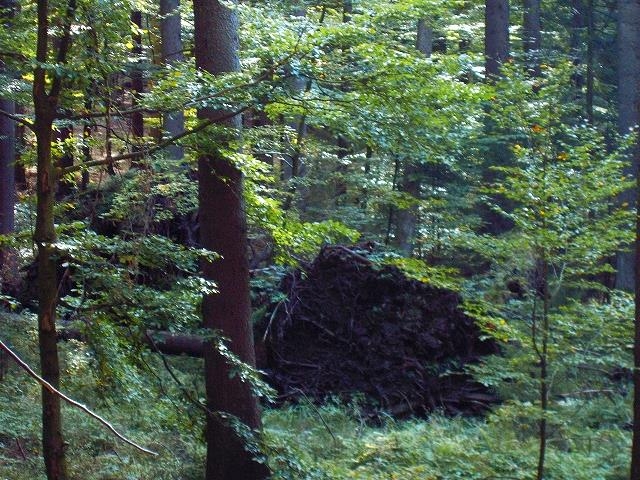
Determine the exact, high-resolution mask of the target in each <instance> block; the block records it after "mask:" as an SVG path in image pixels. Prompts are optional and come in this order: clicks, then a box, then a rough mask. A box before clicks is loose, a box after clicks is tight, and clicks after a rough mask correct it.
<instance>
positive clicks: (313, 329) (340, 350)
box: [265, 246, 497, 416]
mask: <svg viewBox="0 0 640 480" xmlns="http://www.w3.org/2000/svg"><path fill="white" fill-rule="evenodd" d="M282 288H283V291H284V292H285V293H286V294H287V299H286V300H285V301H284V302H282V303H280V304H279V305H278V306H277V309H276V310H274V311H273V312H274V313H273V314H272V316H271V322H270V324H269V325H268V327H266V328H267V333H266V335H265V337H266V339H267V342H266V348H267V356H268V366H267V370H268V373H269V377H270V380H271V382H272V383H273V384H274V386H275V387H276V388H277V389H278V391H279V392H280V393H281V398H283V399H284V400H294V401H295V400H299V399H300V398H301V397H304V398H310V399H313V400H314V401H322V400H324V399H326V398H327V397H329V396H338V397H341V398H343V399H347V400H348V399H349V398H350V397H352V396H353V395H355V394H358V393H359V394H363V398H364V405H365V409H366V410H367V411H368V412H369V413H371V412H379V411H384V412H386V413H390V414H392V415H394V416H406V415H420V414H424V413H427V412H430V411H433V410H435V409H439V410H444V411H445V412H447V413H449V414H479V413H481V412H483V411H485V410H486V409H487V408H488V406H490V405H491V403H493V402H494V401H495V398H494V397H493V396H492V395H491V394H490V392H488V391H487V390H486V389H484V388H483V387H482V386H481V385H479V384H478V383H476V382H474V381H473V380H471V379H470V378H469V377H468V376H467V375H465V374H464V373H462V368H463V366H464V365H465V364H467V363H469V362H476V361H478V359H479V358H480V357H481V356H482V355H486V354H489V353H495V352H496V351H497V347H496V345H495V343H493V342H491V341H482V340H481V339H480V331H479V329H478V328H477V327H476V326H475V324H474V322H473V320H472V319H471V318H470V317H468V316H466V315H465V314H464V313H463V311H462V310H461V298H460V296H459V295H458V294H457V293H456V292H453V291H451V290H446V289H441V288H435V287H433V286H430V285H428V284H425V283H423V282H419V281H417V280H413V279H410V278H407V277H406V276H405V275H404V274H403V273H402V272H401V271H400V270H399V269H398V268H396V267H393V266H384V267H380V266H377V265H375V264H374V263H373V262H371V261H370V260H369V259H368V258H367V257H366V253H364V252H357V251H354V250H352V249H349V248H346V247H342V246H329V247H325V248H323V249H322V251H321V252H320V254H319V255H318V257H317V258H316V259H315V261H314V262H313V263H312V264H310V265H309V266H308V267H307V268H305V269H304V270H298V271H296V272H294V273H292V274H290V275H289V276H287V277H285V280H284V281H283V285H282Z"/></svg>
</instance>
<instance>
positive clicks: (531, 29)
mask: <svg viewBox="0 0 640 480" xmlns="http://www.w3.org/2000/svg"><path fill="white" fill-rule="evenodd" d="M522 27H523V28H522V43H523V45H522V47H523V50H524V53H525V57H526V62H527V69H528V70H529V73H530V74H531V75H532V76H534V77H539V76H540V74H541V71H540V60H541V58H542V57H541V52H540V49H541V47H542V33H541V32H542V25H541V15H540V0H524V15H523V22H522Z"/></svg>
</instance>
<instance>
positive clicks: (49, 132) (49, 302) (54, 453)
mask: <svg viewBox="0 0 640 480" xmlns="http://www.w3.org/2000/svg"><path fill="white" fill-rule="evenodd" d="M75 9H76V4H75V0H69V4H68V5H67V11H66V14H65V15H66V16H65V18H64V21H63V27H62V37H61V39H60V41H59V45H58V52H57V56H56V59H55V60H56V61H57V62H58V63H61V64H64V63H65V62H66V57H67V52H68V49H69V45H70V41H71V40H70V38H71V36H70V32H71V23H72V21H73V18H74V17H75ZM37 12H38V29H37V46H36V60H37V61H38V63H39V64H40V65H45V64H47V63H48V62H50V61H51V60H50V59H49V54H48V49H49V38H48V35H49V18H48V17H49V3H48V0H38V2H37ZM46 75H47V74H46V72H45V70H44V69H43V68H41V67H36V68H35V70H34V80H33V103H34V114H35V119H34V133H35V135H36V142H37V152H36V155H37V170H38V172H37V180H36V183H37V184H36V227H35V232H34V242H35V244H36V245H37V248H38V280H37V282H38V339H39V346H40V369H41V372H42V377H43V378H44V379H45V380H46V381H47V382H49V383H50V384H51V385H53V386H54V387H56V388H58V387H59V385H60V366H59V359H58V345H57V335H56V302H57V282H56V261H55V247H54V245H55V241H56V232H55V225H54V215H53V207H54V201H55V198H54V197H55V187H56V174H55V169H54V165H53V160H52V157H51V142H52V138H53V121H54V118H55V113H56V110H57V107H58V104H59V97H60V93H61V90H62V79H61V78H60V77H58V76H53V77H52V79H51V81H50V82H47V78H46ZM49 84H50V85H51V86H50V91H49V92H47V90H46V88H47V85H49ZM42 453H43V456H44V462H45V469H46V473H47V478H48V479H49V480H65V479H66V478H67V472H66V462H65V451H64V440H63V437H62V415H61V412H60V399H59V397H58V396H56V395H54V394H52V393H51V392H49V391H48V390H47V389H45V388H44V387H43V388H42Z"/></svg>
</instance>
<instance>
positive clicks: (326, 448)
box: [0, 316, 631, 480]
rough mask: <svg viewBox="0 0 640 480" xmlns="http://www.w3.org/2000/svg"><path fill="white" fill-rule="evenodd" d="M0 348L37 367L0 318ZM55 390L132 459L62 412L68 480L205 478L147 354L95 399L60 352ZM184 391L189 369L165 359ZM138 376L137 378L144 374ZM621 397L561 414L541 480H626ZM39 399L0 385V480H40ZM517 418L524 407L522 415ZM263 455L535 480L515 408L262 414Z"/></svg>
mask: <svg viewBox="0 0 640 480" xmlns="http://www.w3.org/2000/svg"><path fill="white" fill-rule="evenodd" d="M0 325H1V329H0V331H2V337H3V339H5V340H8V341H9V342H10V343H11V345H12V346H13V348H15V349H16V351H18V352H19V354H20V355H22V356H23V358H24V359H25V360H26V361H28V362H29V363H30V364H31V365H34V366H37V360H36V359H37V348H36V336H35V329H34V327H35V325H34V321H33V320H31V319H30V318H29V317H18V316H0ZM61 349H62V358H63V360H64V363H63V366H64V375H63V378H64V384H63V385H62V390H63V391H65V392H68V393H69V394H71V395H72V396H73V397H74V398H76V399H78V400H80V401H81V402H84V403H86V404H87V405H88V406H89V407H90V408H92V409H94V410H95V411H97V412H98V413H99V414H101V415H102V416H104V417H105V418H107V419H108V420H109V421H111V422H112V423H113V424H114V426H115V427H116V428H118V429H119V430H120V431H122V432H123V433H125V434H126V435H127V436H129V437H131V438H132V439H133V440H135V441H136V442H138V443H140V444H142V445H145V446H147V447H149V448H151V449H153V450H156V451H157V452H158V453H159V456H158V457H150V456H148V455H144V454H142V453H139V452H137V451H135V450H133V449H132V448H131V447H128V446H126V445H124V444H122V443H121V442H119V441H118V440H117V439H116V438H115V437H114V436H112V435H111V434H110V433H109V432H107V431H106V430H105V429H104V428H103V427H102V426H100V425H99V424H97V423H96V422H95V420H93V419H91V418H89V417H87V416H86V415H85V414H83V413H82V412H80V411H78V410H77V409H74V408H71V407H69V406H64V407H63V413H64V422H65V423H64V428H65V433H66V439H67V441H68V447H67V448H68V459H69V468H70V477H71V478H73V479H77V480H80V479H81V480H116V479H118V480H120V479H122V480H147V479H154V480H165V479H167V480H169V479H171V480H174V479H175V480H191V479H200V478H203V477H204V473H203V465H204V454H205V446H204V440H203V435H202V431H203V422H202V418H201V417H200V415H199V413H198V412H197V409H194V407H193V405H190V404H189V402H188V401H186V400H184V396H183V395H181V394H180V392H179V389H178V387H177V386H176V385H175V383H172V382H171V381H170V379H169V378H168V376H167V374H166V373H165V372H164V368H163V366H162V364H161V361H160V359H158V358H157V357H156V356H155V355H152V354H149V355H148V356H147V357H146V359H145V361H146V362H148V367H149V368H147V369H146V370H145V369H142V368H141V369H140V370H139V372H138V373H137V374H136V375H131V376H130V377H128V378H127V379H125V380H127V381H129V382H130V388H129V390H128V393H127V395H124V396H123V395H116V394H114V395H109V394H108V393H105V392H104V389H100V388H98V385H97V384H96V379H95V374H94V373H93V370H92V356H91V354H90V352H89V351H88V350H87V349H86V348H85V347H84V346H83V345H82V344H79V343H72V344H68V343H61ZM170 361H171V362H172V364H173V365H174V367H175V371H176V372H178V374H181V375H183V381H184V383H183V387H187V386H188V387H189V388H193V392H192V393H193V394H194V395H198V393H199V392H198V390H199V388H200V386H198V385H191V384H190V382H191V380H190V379H195V378H197V377H198V373H199V368H200V366H199V362H198V361H197V360H192V359H182V358H171V359H170ZM145 372H146V373H145ZM623 393H624V392H620V393H616V394H615V395H614V394H611V395H609V396H601V397H597V398H585V399H581V400H571V401H569V400H567V401H564V402H560V404H559V405H558V407H557V408H556V409H555V411H554V415H555V418H554V421H553V422H552V423H553V425H554V427H553V431H552V432H550V438H549V441H550V443H551V444H552V445H553V447H554V448H552V449H550V451H549V459H548V471H547V475H546V477H545V478H546V479H547V480H583V479H584V480H622V479H626V478H627V464H628V455H629V444H630V432H629V431H628V430H627V429H628V426H629V422H630V418H629V415H630V413H629V412H630V411H631V410H630V405H629V402H628V400H629V399H627V398H626V397H625V396H624V395H623ZM39 400H40V388H39V386H38V385H37V384H35V383H34V382H33V381H32V380H31V379H30V378H28V377H27V376H26V375H25V374H24V373H23V372H22V371H20V370H18V368H17V367H16V366H15V365H9V369H8V371H6V372H5V375H4V378H3V379H2V381H0V480H27V479H28V480H40V479H44V478H45V477H44V473H43V469H42V459H41V456H40V454H41V447H40V440H39V438H40V424H41V422H40V406H39ZM525 407H526V406H525ZM263 417H264V432H265V435H264V437H265V438H264V441H265V451H266V453H267V454H268V457H269V462H270V464H271V465H272V468H273V471H274V475H273V478H274V479H276V480H304V479H309V480H320V479H337V480H340V479H371V480H377V479H380V480H382V479H384V480H389V479H397V480H401V479H402V480H454V479H465V480H500V479H505V480H511V479H513V480H527V479H530V478H532V475H533V473H534V472H535V463H536V455H537V438H536V433H535V418H536V417H535V415H534V414H531V415H530V416H528V415H527V412H526V408H523V405H521V404H513V403H510V402H507V403H504V404H503V405H501V406H499V407H496V409H495V410H494V412H493V413H491V414H490V415H488V416H487V417H486V418H473V419H470V418H446V417H443V416H441V415H438V414H434V415H432V416H431V417H430V418H428V419H413V420H407V421H396V420H393V419H392V418H387V419H385V420H383V421H382V422H381V424H378V425H371V424H369V423H367V422H366V421H365V419H363V418H361V417H360V415H359V413H358V408H357V403H355V404H353V405H344V404H339V403H335V402H329V403H327V404H326V405H324V406H314V405H297V406H287V407H283V408H279V409H269V408H265V410H264V415H263Z"/></svg>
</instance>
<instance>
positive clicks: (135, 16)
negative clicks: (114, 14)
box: [129, 10, 144, 167]
mask: <svg viewBox="0 0 640 480" xmlns="http://www.w3.org/2000/svg"><path fill="white" fill-rule="evenodd" d="M131 23H132V24H133V25H134V26H135V28H136V32H135V33H134V34H133V36H132V37H133V38H132V39H131V40H132V43H133V48H132V49H131V53H132V56H133V57H134V58H135V62H136V64H139V63H140V61H141V57H142V34H141V33H140V31H141V30H142V12H141V11H139V10H135V11H133V12H131ZM129 75H130V78H131V94H132V100H131V107H132V108H134V109H135V108H136V107H137V106H138V97H139V96H140V94H141V93H143V92H144V80H143V76H142V69H141V68H140V66H139V65H134V66H132V68H131V72H130V73H129ZM131 137H132V138H131V140H132V142H133V148H132V150H133V151H134V152H136V151H140V149H141V147H140V142H141V141H142V137H144V115H143V114H142V112H141V111H136V112H134V113H133V114H132V115H131ZM139 165H140V160H134V161H132V162H131V166H132V167H135V166H139Z"/></svg>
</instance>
